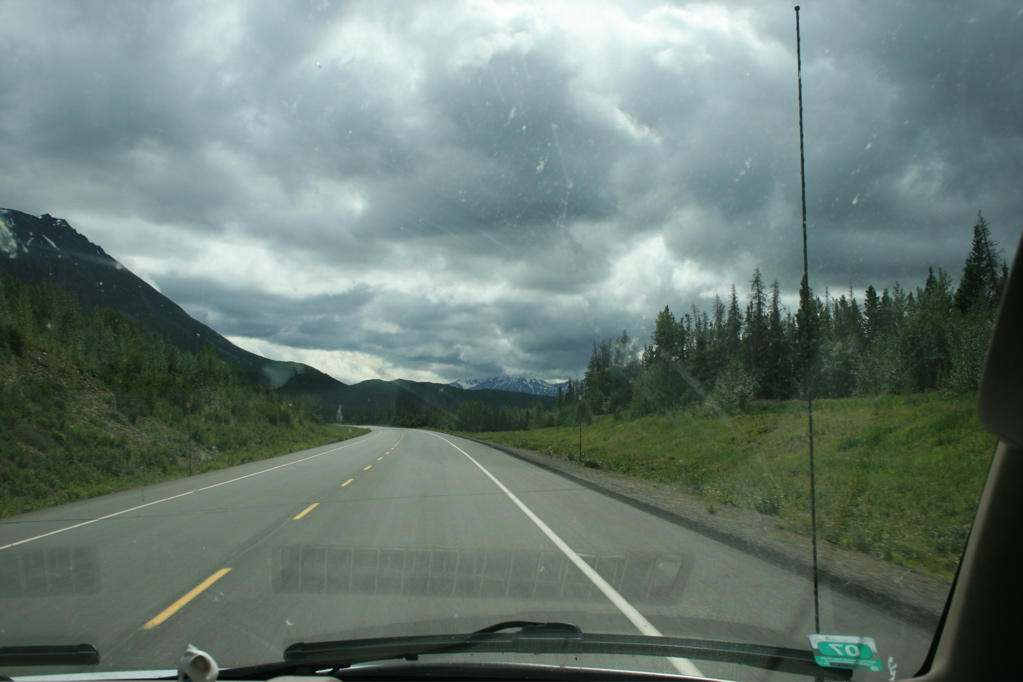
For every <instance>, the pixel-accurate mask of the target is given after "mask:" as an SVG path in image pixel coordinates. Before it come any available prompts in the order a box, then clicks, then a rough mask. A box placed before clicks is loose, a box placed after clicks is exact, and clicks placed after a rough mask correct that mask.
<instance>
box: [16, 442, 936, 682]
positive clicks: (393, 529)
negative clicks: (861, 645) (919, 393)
mask: <svg viewBox="0 0 1023 682" xmlns="http://www.w3.org/2000/svg"><path fill="white" fill-rule="evenodd" d="M812 600H813V597H812V588H811V583H810V580H809V579H808V576H800V575H795V574H793V573H792V572H791V571H788V570H785V569H782V568H779V567H776V566H774V565H771V564H768V563H765V562H762V561H760V560H758V559H756V558H753V557H750V556H749V555H746V554H743V553H742V552H739V551H737V550H735V549H731V548H729V547H726V546H724V545H722V544H720V543H718V542H715V541H713V540H710V539H707V538H705V537H703V536H701V535H698V534H695V533H693V532H691V531H688V530H686V529H684V528H681V527H679V526H677V525H675V524H672V523H670V522H668V521H665V520H663V519H660V518H656V517H653V516H650V515H648V514H646V513H644V512H642V511H640V510H637V509H635V508H633V507H630V506H628V505H626V504H623V503H622V502H620V501H617V500H614V499H611V498H608V497H606V496H604V495H601V494H600V493H598V492H595V491H593V490H590V489H587V488H584V487H582V486H580V485H578V484H576V483H574V482H572V481H569V480H567V479H565V478H562V477H560V476H557V475H556V474H553V473H551V472H549V471H547V470H544V469H541V468H538V467H535V466H533V465H531V464H529V463H526V462H523V461H520V460H518V459H515V458H512V457H510V456H508V455H506V454H503V453H500V452H498V451H495V450H493V449H491V448H488V447H485V446H483V445H480V444H477V443H474V442H470V441H466V440H463V439H459V438H456V437H453V436H447V435H439V434H433V433H428V432H421V431H414V430H403V429H374V431H373V432H372V433H371V434H369V435H366V436H363V437H360V438H357V439H353V440H350V441H345V442H342V443H338V444H334V445H330V446H325V447H322V448H317V449H314V450H307V451H304V452H299V453H294V454H291V455H287V456H284V457H278V458H275V459H272V460H267V461H263V462H257V463H252V464H247V465H243V466H239V467H235V468H232V469H227V470H222V471H217V472H211V473H207V474H202V475H199V476H194V477H192V478H188V479H183V480H178V481H172V482H169V483H164V484H160V485H155V486H151V487H147V488H143V489H136V490H131V491H126V492H123V493H118V494H114V495H108V496H105V497H102V498H96V499H93V500H86V501H82V502H78V503H74V504H68V505H64V506H61V507H57V508H54V509H48V510H43V511H39V512H34V513H31V514H24V515H21V516H18V517H13V518H10V519H4V520H2V521H0V641H2V642H3V643H6V644H18V643H56V642H61V643H79V642H89V643H92V644H94V645H95V646H96V647H97V648H98V649H99V650H100V654H101V660H102V663H101V666H100V667H101V669H132V670H148V669H171V668H173V667H174V666H175V665H176V662H177V660H178V658H179V657H180V655H181V653H182V652H183V651H184V648H185V646H186V645H188V644H194V645H195V646H197V647H199V648H201V649H204V650H206V651H208V652H209V653H210V654H212V655H213V657H214V658H215V659H216V660H217V661H218V663H219V664H220V665H221V667H228V666H237V665H247V664H254V663H260V662H269V661H274V660H280V657H281V654H282V652H283V649H284V648H285V647H286V646H287V645H288V644H291V643H294V642H298V641H318V640H337V639H346V638H365V637H378V636H391V635H400V634H438V633H452V632H468V631H471V630H475V629H477V628H480V627H484V626H487V625H491V624H493V623H496V622H499V621H507V620H544V621H550V620H556V621H567V622H571V623H574V624H576V625H578V626H579V627H581V628H582V629H583V630H584V631H587V632H624V633H630V634H638V633H640V632H646V633H648V634H656V633H657V632H660V633H663V634H666V635H676V636H683V637H701V638H709V639H719V640H728V641H739V642H749V643H759V644H772V645H780V646H790V647H797V648H807V647H808V643H807V639H806V635H807V634H808V633H810V632H812V631H813V629H814V620H813V608H812V604H813V601H812ZM821 612H822V613H821V622H822V631H823V632H828V633H834V634H852V635H866V636H872V637H874V638H875V640H876V641H877V643H878V645H879V647H880V648H881V652H880V654H881V658H882V660H884V662H885V667H886V668H887V666H888V664H889V656H891V657H892V659H891V662H892V663H894V664H895V665H897V666H898V674H899V676H900V677H906V676H908V675H910V674H912V673H913V672H915V671H916V668H917V667H918V665H919V663H920V662H921V660H922V658H923V656H924V655H925V653H926V648H927V646H928V644H929V641H930V633H927V632H921V631H920V630H919V629H918V628H916V627H915V626H912V625H908V624H903V623H900V622H898V621H897V620H896V619H894V618H893V617H891V616H890V615H889V614H886V613H884V612H882V611H879V610H878V609H876V608H874V607H872V606H869V605H864V604H860V603H857V602H855V601H853V600H851V599H849V598H848V597H845V596H843V595H840V594H834V593H830V592H828V591H827V590H824V591H823V592H822V594H821ZM480 658H486V659H494V658H496V657H494V656H491V655H483V654H479V655H477V656H476V657H475V658H474V660H479V659H480ZM503 660H512V659H511V658H505V659H503ZM531 660H533V661H534V662H537V661H536V660H535V659H531ZM552 660H553V659H552ZM542 662H548V661H547V659H544V661H542ZM555 662H558V663H566V664H573V665H574V664H581V665H587V664H594V665H601V666H604V665H609V666H614V667H632V668H643V669H647V670H654V671H660V672H675V671H676V670H684V671H690V672H700V673H703V674H704V675H709V676H714V677H721V678H734V679H764V678H765V677H768V676H769V675H768V673H767V672H766V671H762V670H756V669H750V668H742V667H738V666H734V665H725V664H719V663H718V664H715V663H708V662H702V661H693V662H688V661H669V660H667V659H656V658H635V659H622V658H621V657H610V656H606V657H592V658H585V657H581V658H580V659H579V660H576V659H575V657H570V659H569V660H556V661H555ZM692 665H695V666H696V667H695V668H692V667H690V666H692ZM857 677H860V678H865V679H889V677H890V675H889V674H888V672H885V673H883V674H882V673H861V674H858V675H857Z"/></svg>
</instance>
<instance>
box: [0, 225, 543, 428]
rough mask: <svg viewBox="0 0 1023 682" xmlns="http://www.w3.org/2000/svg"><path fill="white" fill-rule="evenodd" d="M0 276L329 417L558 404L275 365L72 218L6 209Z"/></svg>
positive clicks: (364, 418) (380, 418) (378, 418)
mask: <svg viewBox="0 0 1023 682" xmlns="http://www.w3.org/2000/svg"><path fill="white" fill-rule="evenodd" d="M0 275H11V276H13V277H15V278H17V279H19V280H21V281H22V282H25V283H26V284H31V285H38V284H43V283H49V284H54V285H56V286H58V287H60V288H61V289H63V290H64V291H66V292H68V293H70V294H71V295H73V296H75V297H77V298H78V300H79V301H81V302H82V304H83V305H84V306H87V307H95V308H110V309H112V310H116V311H118V312H121V313H124V314H125V315H127V316H129V317H130V318H132V319H133V320H136V321H137V323H138V325H139V326H140V327H141V328H142V329H143V330H145V331H146V332H148V333H150V334H156V335H159V336H163V337H164V338H166V339H167V340H168V341H170V342H171V343H173V344H174V345H175V346H177V347H178V348H180V349H181V350H183V351H186V352H191V353H195V352H198V351H199V350H201V349H202V348H203V347H204V346H205V345H206V344H211V345H213V347H214V348H215V349H216V351H217V354H218V355H219V356H220V357H221V358H223V359H224V360H227V361H228V362H231V363H233V364H235V365H236V366H238V367H241V368H242V369H244V370H245V371H246V372H247V373H248V375H249V377H250V378H251V379H252V380H254V381H256V382H258V383H259V384H261V385H263V386H266V387H268V388H275V389H280V392H281V394H282V395H284V396H288V395H295V396H298V395H306V396H311V397H314V398H316V399H317V400H319V401H320V404H321V405H322V406H323V414H324V416H326V417H327V418H328V419H330V418H332V417H333V416H334V415H335V414H336V413H337V411H338V408H339V406H340V407H342V411H343V413H344V417H345V420H344V421H345V422H347V423H360V422H361V423H377V424H381V423H390V422H389V415H390V416H394V415H395V414H397V413H398V412H400V411H406V412H408V411H410V410H411V411H416V410H418V411H420V412H422V411H428V410H440V411H448V412H451V411H455V410H457V409H458V406H459V405H460V404H461V403H463V402H465V401H468V400H473V401H477V400H479V401H483V402H484V403H485V404H486V405H487V406H489V407H492V408H500V407H504V406H513V407H523V408H530V407H532V406H533V405H535V404H536V402H537V400H538V399H539V400H540V402H542V403H544V405H545V406H546V407H550V406H551V405H552V404H553V400H551V399H550V398H547V397H544V394H537V395H536V396H535V397H527V396H526V395H519V394H517V393H512V392H506V391H496V390H484V391H474V392H472V393H469V392H468V391H466V390H463V389H461V388H457V387H454V386H448V385H446V384H433V383H425V382H415V381H406V380H403V379H397V380H394V381H381V380H370V381H362V382H360V383H358V384H355V385H353V386H349V385H347V384H345V383H343V382H341V381H338V380H337V379H335V378H334V377H332V376H330V375H328V374H325V373H323V372H321V371H320V370H318V369H316V368H314V367H310V366H308V365H304V364H302V363H299V362H284V361H280V360H269V359H267V358H264V357H262V356H260V355H256V354H255V353H251V352H249V351H247V350H244V349H242V348H239V347H238V346H236V345H234V344H233V343H231V342H230V341H228V340H227V339H226V338H224V337H223V336H222V335H221V334H219V333H218V332H216V331H214V330H213V329H211V328H210V327H208V326H206V325H205V324H203V323H201V322H199V321H198V320H196V319H194V318H193V317H191V316H190V315H189V314H188V313H187V312H185V311H184V310H183V309H182V308H181V307H180V306H179V305H177V304H176V303H174V302H173V301H171V300H170V299H169V298H167V297H166V296H164V295H163V294H162V293H160V292H159V291H157V290H156V289H155V288H153V287H152V286H151V285H150V284H149V283H147V282H146V281H145V280H143V279H141V278H140V277H138V276H137V275H135V274H134V273H133V272H131V271H130V270H128V269H127V268H126V267H124V266H123V265H121V264H120V263H118V262H117V261H116V260H115V259H114V258H112V257H111V256H110V255H109V254H107V253H106V252H105V251H104V250H103V249H102V248H101V247H99V246H98V245H96V244H94V243H93V242H91V241H89V239H88V238H86V237H85V236H84V235H82V234H81V233H79V232H78V231H77V230H75V229H74V228H73V227H71V225H70V224H69V223H68V222H67V221H66V220H64V219H62V218H54V217H53V216H51V215H49V214H46V213H44V214H43V215H41V216H38V217H37V216H33V215H29V214H27V213H22V212H21V211H16V210H14V209H6V208H0ZM477 388H487V387H486V386H478V387H477ZM555 393H556V391H555Z"/></svg>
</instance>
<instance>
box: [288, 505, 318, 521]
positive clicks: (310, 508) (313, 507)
mask: <svg viewBox="0 0 1023 682" xmlns="http://www.w3.org/2000/svg"><path fill="white" fill-rule="evenodd" d="M318 506H320V503H319V502H313V503H312V504H311V505H309V506H308V507H306V508H305V511H304V512H302V513H301V514H299V515H298V516H296V517H294V518H293V519H291V520H292V521H298V520H299V519H300V518H302V517H303V516H305V515H306V514H308V513H309V512H311V511H312V510H314V509H316V508H317V507H318Z"/></svg>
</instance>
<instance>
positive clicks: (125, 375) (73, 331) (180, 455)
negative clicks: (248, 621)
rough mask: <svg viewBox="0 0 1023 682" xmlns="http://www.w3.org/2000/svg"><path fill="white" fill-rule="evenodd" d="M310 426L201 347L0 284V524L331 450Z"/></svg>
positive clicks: (311, 409) (49, 291) (296, 407)
mask: <svg viewBox="0 0 1023 682" xmlns="http://www.w3.org/2000/svg"><path fill="white" fill-rule="evenodd" d="M322 422H323V420H322V418H321V414H320V406H319V403H318V402H316V401H315V400H312V399H308V398H306V399H302V398H293V399H287V400H285V399H283V398H282V397H281V396H280V395H278V393H277V392H276V391H273V390H267V389H265V388H260V387H258V386H256V385H255V384H253V383H251V382H250V381H249V379H248V378H247V377H246V375H245V373H244V372H243V371H242V370H241V369H239V368H236V367H234V366H232V365H229V364H227V363H226V362H224V361H223V360H221V359H220V358H218V357H217V354H216V352H215V350H214V349H213V348H212V347H207V348H205V349H204V350H202V351H201V352H200V353H198V354H191V353H186V352H183V351H181V350H179V349H178V348H176V347H175V346H174V345H173V344H171V343H170V342H169V341H167V340H165V339H162V338H159V337H155V336H152V335H149V334H147V333H145V332H143V331H142V330H140V329H139V328H138V324H137V323H136V322H135V321H133V320H131V319H130V318H129V317H127V316H125V315H123V314H120V313H116V312H113V311H111V310H96V309H89V310H83V309H82V307H81V306H80V304H79V302H78V301H77V300H76V299H74V298H73V297H71V296H70V295H68V294H66V293H64V292H63V291H61V290H60V289H58V288H57V287H55V286H51V285H40V286H28V285H25V284H23V283H21V282H19V281H18V280H16V279H14V278H12V277H4V278H3V279H2V280H0V432H2V433H3V434H4V437H3V438H2V439H0V516H9V515H13V514H17V513H20V512H24V511H28V510H30V509H35V508H39V507H42V506H48V505H51V504H59V503H63V502H70V501H73V500H76V499H81V498H85V497H91V496H94V495H99V494H103V493H107V492H112V491H114V490H118V489H123V488H127V487H132V486H135V485H143V484H147V483H153V482H156V481H159V480H164V479H168V478H174V477H178V476H183V475H186V474H188V473H189V472H197V471H201V470H204V469H205V470H209V469H214V468H222V467H225V466H229V465H233V464H236V463H240V462H243V461H247V460H252V459H259V458H263V457H268V456H273V455H278V454H283V453H285V452H291V451H294V450H296V449H301V448H302V447H311V446H314V445H322V444H324V443H326V442H329V441H331V440H335V439H337V438H338V437H339V435H340V431H338V430H337V429H336V427H335V429H333V430H331V429H329V428H328V427H326V426H324V425H323V424H322ZM357 432H360V431H359V430H358V429H355V430H352V431H351V433H357ZM344 434H345V435H346V436H347V435H348V434H349V430H348V429H344Z"/></svg>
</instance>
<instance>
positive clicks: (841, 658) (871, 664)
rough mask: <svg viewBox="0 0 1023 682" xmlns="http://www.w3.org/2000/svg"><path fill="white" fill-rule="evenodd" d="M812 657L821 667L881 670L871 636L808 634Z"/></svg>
mask: <svg viewBox="0 0 1023 682" xmlns="http://www.w3.org/2000/svg"><path fill="white" fill-rule="evenodd" d="M809 637H810V645H811V646H812V647H813V658H814V660H815V661H817V665H819V666H821V667H822V668H852V669H855V670H870V671H873V672H876V673H879V672H881V670H882V668H881V661H880V660H878V659H876V658H874V656H876V655H877V645H876V644H875V643H874V638H873V637H857V636H855V635H809Z"/></svg>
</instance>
